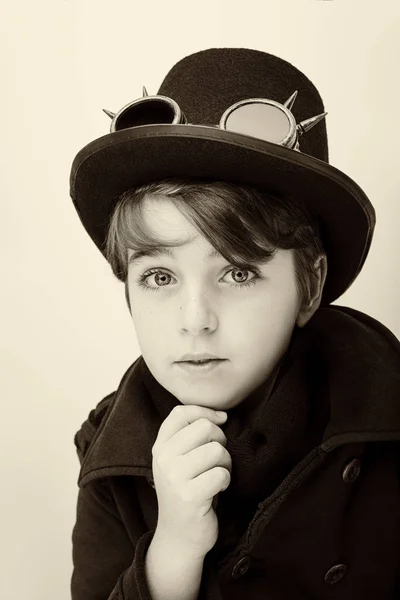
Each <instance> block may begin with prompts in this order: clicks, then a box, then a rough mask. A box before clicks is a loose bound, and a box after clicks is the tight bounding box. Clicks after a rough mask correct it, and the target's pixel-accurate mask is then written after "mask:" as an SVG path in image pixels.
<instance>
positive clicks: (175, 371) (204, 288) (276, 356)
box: [128, 198, 300, 410]
mask: <svg viewBox="0 0 400 600" xmlns="http://www.w3.org/2000/svg"><path fill="white" fill-rule="evenodd" d="M143 216H144V219H145V223H146V225H147V226H148V227H149V229H150V230H151V231H152V232H154V233H155V234H156V235H157V237H158V238H159V239H160V240H165V241H167V240H168V241H169V240H178V239H182V238H186V237H187V236H190V237H192V236H193V240H192V241H190V242H189V243H187V244H185V245H183V246H180V247H176V248H171V249H170V250H171V251H172V252H173V255H174V257H175V258H171V257H169V256H166V255H165V256H162V255H160V256H158V257H144V258H141V259H140V260H139V261H137V262H136V261H134V262H132V263H131V264H130V265H129V269H128V290H129V298H130V304H131V314H132V319H133V323H134V326H135V330H136V335H137V338H138V342H139V346H140V350H141V353H142V356H143V358H144V360H145V361H146V364H147V366H148V367H149V369H150V371H151V373H152V374H153V376H154V377H155V379H157V381H158V382H159V383H160V384H161V385H162V386H163V387H164V388H166V389H167V390H168V391H169V392H170V393H171V394H173V395H174V396H175V397H176V398H177V399H178V400H179V401H180V402H181V403H182V404H197V405H201V406H206V407H210V408H213V409H221V410H227V409H229V408H232V407H234V406H236V405H237V404H239V403H240V402H241V401H242V400H244V399H245V398H246V397H247V396H248V395H249V394H250V393H251V392H253V391H254V390H255V389H256V388H258V387H259V386H260V385H261V384H262V383H263V382H264V381H265V380H266V378H267V377H269V375H270V374H271V373H272V371H273V370H274V368H275V366H276V365H277V364H278V362H279V361H280V359H281V358H282V356H283V354H284V353H285V351H286V349H287V347H288V344H289V342H290V338H291V335H292V332H293V328H294V326H295V324H296V318H297V316H298V312H299V309H300V297H299V295H298V292H297V290H296V281H295V271H294V261H293V251H292V250H278V251H277V253H276V254H275V256H274V258H273V259H272V260H271V261H270V262H269V263H264V264H262V263H259V264H258V265H257V267H258V268H259V270H260V278H259V279H256V274H255V273H253V272H252V271H250V270H240V269H237V270H235V271H230V269H231V268H232V267H233V266H234V265H230V264H229V263H228V262H227V261H226V260H225V259H224V258H223V257H222V256H221V255H218V256H217V258H212V259H209V260H206V256H207V254H208V253H209V252H210V251H211V250H213V247H212V246H211V245H210V243H209V242H208V241H207V240H206V238H204V237H203V236H202V235H201V234H199V232H198V231H197V230H196V229H195V228H194V227H193V226H192V225H191V224H190V223H189V221H188V220H187V219H186V218H185V217H184V216H183V215H182V214H181V213H180V211H179V210H178V209H177V208H176V207H175V205H174V204H173V203H172V202H171V201H170V200H169V199H168V198H162V199H159V200H154V199H149V198H147V199H146V201H145V205H144V208H143ZM132 254H133V251H132V250H129V252H128V258H130V257H131V256H132ZM152 269H157V270H160V271H161V272H159V273H158V274H154V273H153V274H150V275H149V276H148V277H147V278H146V280H145V283H147V285H149V286H150V287H151V288H152V289H143V288H142V287H140V286H139V283H138V282H137V280H138V279H139V277H140V276H141V275H143V274H147V273H148V271H149V270H152ZM246 276H247V277H246ZM250 280H254V281H255V284H254V285H250V286H248V287H247V286H244V285H243V282H246V283H248V282H250ZM188 352H190V353H196V354H197V353H200V352H209V353H211V354H214V355H215V356H217V357H220V358H223V359H225V360H224V361H223V362H220V363H219V364H218V365H217V366H216V368H214V369H213V370H211V371H209V372H208V371H203V370H201V368H199V369H198V370H197V369H196V368H195V369H196V370H194V371H193V372H192V373H188V372H186V370H185V369H183V368H182V367H180V366H179V364H178V363H177V361H179V360H180V358H181V356H182V355H183V354H185V353H188Z"/></svg>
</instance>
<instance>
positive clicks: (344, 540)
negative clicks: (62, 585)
mask: <svg viewBox="0 0 400 600" xmlns="http://www.w3.org/2000/svg"><path fill="white" fill-rule="evenodd" d="M331 308H332V309H333V310H341V311H344V312H345V313H347V314H348V315H350V317H352V318H356V319H357V320H358V322H359V323H361V327H363V328H364V329H365V343H364V344H363V345H362V347H360V349H359V350H360V353H362V354H363V356H365V357H366V364H368V365H369V368H368V372H367V371H366V372H365V377H363V378H360V380H359V382H358V390H357V393H356V394H353V392H352V397H351V398H349V397H348V396H346V395H343V398H341V399H340V398H339V399H338V400H336V404H335V405H333V406H331V414H330V420H329V424H328V427H327V428H326V430H325V434H324V437H323V440H322V443H321V444H320V445H319V446H318V447H315V448H314V449H313V450H312V451H311V452H310V453H309V454H308V455H307V456H306V457H305V458H304V460H302V461H301V462H300V463H299V464H297V465H296V467H295V468H294V469H293V470H292V471H291V472H290V473H289V474H288V476H287V477H285V478H284V480H283V481H282V483H281V484H280V485H279V486H278V487H277V488H276V490H275V491H274V493H273V494H272V495H270V496H268V497H267V498H266V499H265V500H264V501H263V502H260V503H259V504H258V510H257V511H256V514H255V515H254V518H253V519H252V520H251V522H249V524H248V528H247V531H246V533H245V535H243V537H242V538H241V540H240V542H239V543H238V544H237V545H236V547H235V548H234V550H233V551H231V552H230V553H229V554H228V555H227V556H225V557H224V558H223V559H222V560H221V561H220V562H219V563H217V564H215V561H214V562H213V560H212V551H211V552H209V553H208V554H207V555H206V557H205V561H204V568H203V576H202V582H201V588H200V592H199V600H222V599H224V600H225V599H228V600H237V599H239V598H240V599H242V598H246V597H247V598H248V599H249V600H325V599H326V600H328V599H329V600H333V599H338V600H339V599H340V600H358V599H360V600H361V599H362V600H399V598H400V472H399V463H400V343H399V341H398V340H397V339H396V337H395V336H394V335H393V334H392V333H391V332H390V331H389V330H388V329H387V328H386V327H385V326H384V325H382V324H381V323H379V322H378V321H376V320H375V319H373V318H372V317H369V316H368V315H365V314H364V313H361V312H360V311H354V310H353V309H348V308H345V307H331ZM139 358H140V357H139ZM138 360H139V359H138ZM137 363H138V361H135V363H134V364H133V365H132V366H131V367H130V369H129V370H128V371H127V373H126V374H125V375H124V377H123V379H122V381H121V384H120V386H119V388H118V390H117V391H116V392H114V393H112V394H110V395H109V396H107V397H106V398H104V399H103V400H102V401H101V402H100V403H99V404H98V405H97V407H96V408H95V409H94V410H92V411H91V412H90V415H89V418H88V420H87V421H86V422H85V423H84V424H83V425H82V428H81V429H80V431H79V432H78V433H77V434H76V436H75V444H76V446H77V452H78V456H79V459H80V462H81V471H80V475H79V480H78V485H79V495H78V506H77V519H76V524H75V526H74V530H73V534H72V541H73V562H74V571H73V575H72V581H71V591H72V599H73V600H117V599H118V600H137V599H141V600H152V598H151V595H150V593H149V590H148V587H147V584H146V578H145V572H144V565H145V562H144V561H145V555H146V551H147V548H148V546H149V544H150V542H151V540H152V536H153V534H154V531H155V528H156V526H157V496H156V492H155V489H154V485H153V480H152V456H151V447H152V443H150V444H149V443H148V441H149V440H153V443H154V441H155V439H156V436H157V429H156V428H155V427H154V425H153V424H152V423H151V422H150V421H149V415H150V412H148V411H147V409H146V406H144V405H143V403H140V397H139V396H140V395H138V396H137V397H132V396H131V395H128V394H124V390H125V388H126V383H127V381H128V380H130V379H131V378H132V377H134V376H135V369H136V366H137ZM370 390H375V391H376V390H378V391H379V393H370ZM121 440H123V443H121ZM142 440H147V443H146V444H143V443H142V442H141V441H142Z"/></svg>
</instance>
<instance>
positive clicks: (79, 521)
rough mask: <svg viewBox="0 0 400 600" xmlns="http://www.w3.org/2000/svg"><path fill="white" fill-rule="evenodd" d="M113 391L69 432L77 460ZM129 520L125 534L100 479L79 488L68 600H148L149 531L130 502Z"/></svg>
mask: <svg viewBox="0 0 400 600" xmlns="http://www.w3.org/2000/svg"><path fill="white" fill-rule="evenodd" d="M113 396H114V393H112V394H109V395H108V396H106V397H105V398H103V400H102V401H101V402H99V404H98V405H97V406H96V408H95V409H94V410H92V411H91V412H90V414H89V417H88V419H87V420H86V421H85V422H84V423H83V425H82V427H81V429H80V430H79V431H78V432H77V434H76V435H75V438H74V442H75V446H76V450H77V454H78V457H79V461H80V463H81V464H82V461H83V459H84V457H85V455H86V453H87V451H88V449H89V447H90V443H91V441H92V439H93V437H94V435H95V433H96V431H97V429H98V427H99V425H100V423H101V421H102V419H103V418H104V416H105V414H106V412H107V410H108V407H109V405H110V403H111V401H112V399H113ZM132 519H133V521H132V522H133V526H132V531H130V535H128V533H127V531H126V528H125V527H124V524H123V523H122V520H121V518H120V516H119V512H118V509H117V507H116V504H115V501H114V499H113V496H112V493H111V490H110V487H109V485H108V484H107V482H106V481H105V480H102V479H96V480H94V481H92V482H90V483H89V484H88V485H86V486H85V487H83V488H79V492H78V501H77V508H76V521H75V525H74V527H73V531H72V561H73V572H72V578H71V598H72V600H153V599H152V596H151V595H150V591H149V588H148V586H147V581H146V577H145V571H144V565H145V556H146V553H147V549H148V547H149V545H150V543H151V540H152V538H153V535H154V530H150V531H144V528H143V522H142V521H141V519H140V515H135V511H134V507H133V506H132ZM135 525H136V526H135Z"/></svg>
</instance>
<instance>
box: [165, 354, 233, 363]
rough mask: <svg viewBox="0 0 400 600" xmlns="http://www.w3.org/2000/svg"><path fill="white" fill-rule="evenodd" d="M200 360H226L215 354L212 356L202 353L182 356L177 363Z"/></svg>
mask: <svg viewBox="0 0 400 600" xmlns="http://www.w3.org/2000/svg"><path fill="white" fill-rule="evenodd" d="M199 360H225V359H224V358H221V357H219V356H216V355H215V354H211V353H210V352H202V353H198V354H192V353H187V354H184V355H183V356H181V357H180V358H179V359H178V360H177V361H176V362H178V363H180V362H186V361H199Z"/></svg>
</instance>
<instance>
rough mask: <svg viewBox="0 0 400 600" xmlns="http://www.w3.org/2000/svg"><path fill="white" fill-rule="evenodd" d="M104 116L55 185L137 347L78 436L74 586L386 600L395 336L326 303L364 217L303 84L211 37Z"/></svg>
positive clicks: (104, 591)
mask: <svg viewBox="0 0 400 600" xmlns="http://www.w3.org/2000/svg"><path fill="white" fill-rule="evenodd" d="M296 90H299V93H298V94H296ZM107 113H108V114H109V116H110V117H111V118H112V122H111V133H110V134H109V135H107V136H103V137H102V138H100V139H99V140H96V141H95V142H92V143H91V144H89V145H88V146H86V147H85V148H84V149H83V150H81V152H80V153H79V154H78V156H77V157H76V158H75V161H74V164H73V167H72V173H71V196H72V198H73V201H74V204H75V206H76V208H77V210H78V213H79V215H80V218H81V220H82V223H83V225H84V226H85V228H86V230H87V231H88V233H89V234H90V235H91V237H92V239H93V241H94V242H95V243H96V245H97V246H98V247H99V249H100V250H101V251H102V252H103V254H104V255H105V256H106V258H107V259H108V261H109V262H110V264H111V267H112V270H113V272H114V274H115V275H116V276H117V277H118V278H119V279H120V280H121V281H124V283H125V293H126V298H127V302H128V307H129V310H130V312H131V315H132V320H133V324H134V327H135V331H136V334H137V338H138V342H139V346H140V350H141V353H142V354H141V356H139V358H138V359H137V360H136V361H135V362H134V363H133V365H132V366H131V367H130V368H129V369H128V371H127V372H126V373H125V375H124V377H123V379H122V381H121V383H120V385H119V387H118V390H117V391H116V392H114V393H112V394H110V395H109V396H107V397H106V398H104V399H103V400H102V401H101V402H100V403H99V404H98V405H97V407H96V409H94V410H93V411H91V413H90V415H89V418H88V420H87V421H86V422H85V423H84V424H83V425H82V428H81V430H80V431H79V432H78V433H77V434H76V436H75V443H76V446H77V450H78V456H79V458H80V461H81V472H80V476H79V481H78V483H79V487H80V490H79V496H78V507H77V521H76V524H75V527H74V531H73V559H74V572H73V576H72V582H71V589H72V597H73V600H83V599H85V600H94V599H95V598H96V599H100V598H104V600H106V599H109V600H115V599H120V600H122V599H125V600H133V599H136V598H141V599H153V600H163V599H169V598H174V599H176V600H177V599H179V600H184V599H185V600H186V599H190V600H192V599H197V598H199V600H203V599H204V600H205V599H207V600H211V599H212V600H214V599H215V600H217V599H218V600H221V599H225V598H229V599H232V598H233V599H236V598H241V597H243V595H246V596H247V597H248V598H249V599H250V598H254V599H256V598H268V600H282V599H289V598H290V599H298V600H301V599H304V600H305V599H308V598H311V597H315V598H318V599H323V598H328V597H329V598H331V597H332V594H335V593H336V595H337V597H340V598H341V599H344V600H347V599H350V598H351V599H353V598H358V597H359V598H366V599H371V600H372V599H376V600H377V599H378V598H379V599H381V598H388V599H392V598H393V599H395V598H397V597H398V594H399V593H400V511H399V507H400V493H399V478H398V472H397V467H398V463H399V459H398V456H399V450H398V448H399V446H398V441H399V439H400V406H399V402H398V393H399V375H398V374H399V372H400V369H399V367H400V359H399V356H400V353H399V343H398V341H397V339H396V338H395V336H394V335H393V334H392V333H391V332H390V331H389V330H388V329H387V328H385V327H384V326H383V325H382V324H381V323H379V322H378V321H376V320H375V319H372V318H371V317H369V316H368V315H365V314H363V313H361V312H359V311H355V310H353V309H349V308H345V307H338V306H330V303H331V302H333V301H334V300H335V299H337V298H338V297H339V296H340V295H341V294H342V293H343V292H344V291H345V290H346V289H347V288H348V287H349V286H350V285H351V283H352V282H353V281H354V279H355V278H356V276H357V275H358V273H359V272H360V270H361V268H362V266H363V264H364V262H365V259H366V256H367V253H368V250H369V247H370V244H371V240H372V234H373V229H374V225H375V213H374V209H373V207H372V205H371V203H370V202H369V200H368V199H367V197H366V196H365V194H364V193H363V192H362V190H361V189H360V188H359V187H358V186H357V184H355V183H354V182H353V181H352V180H350V179H349V178H348V177H347V176H346V175H344V174H343V173H341V172H340V171H338V170H337V169H335V168H334V167H331V166H330V165H329V164H328V162H327V160H328V150H327V139H326V128H325V121H324V117H325V115H326V113H325V112H324V107H323V104H322V100H321V98H320V96H319V94H318V92H317V90H316V89H315V87H314V86H313V84H312V83H311V82H310V81H309V80H308V79H307V78H306V77H305V76H304V75H303V74H302V73H300V72H299V71H298V70H297V69H295V67H293V66H292V65H290V64H289V63H287V62H285V61H283V60H281V59H278V58H276V57H273V56H271V55H269V54H266V53H263V52H259V51H256V50H248V49H239V48H238V49H232V48H223V49H210V50H205V51H202V52H198V53H196V54H193V55H191V56H188V57H186V58H184V59H183V60H182V61H180V62H179V63H177V65H175V66H174V67H173V69H172V70H171V71H170V73H169V74H168V75H167V77H166V78H165V80H164V82H163V84H162V86H161V88H160V90H159V93H158V95H157V96H154V97H153V96H148V94H147V91H146V90H145V89H144V92H143V98H141V99H139V100H137V101H134V102H132V103H130V104H129V105H127V106H125V107H124V108H123V109H121V111H119V112H118V113H116V114H114V113H110V112H109V111H107ZM188 120H190V122H188ZM162 288H165V289H162ZM152 292H157V293H154V294H153V293H152ZM201 363H203V364H201ZM217 411H223V413H225V414H224V415H223V416H222V417H221V416H220V415H219V414H218V412H217ZM222 492H223V493H222ZM332 586H333V588H332Z"/></svg>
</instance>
